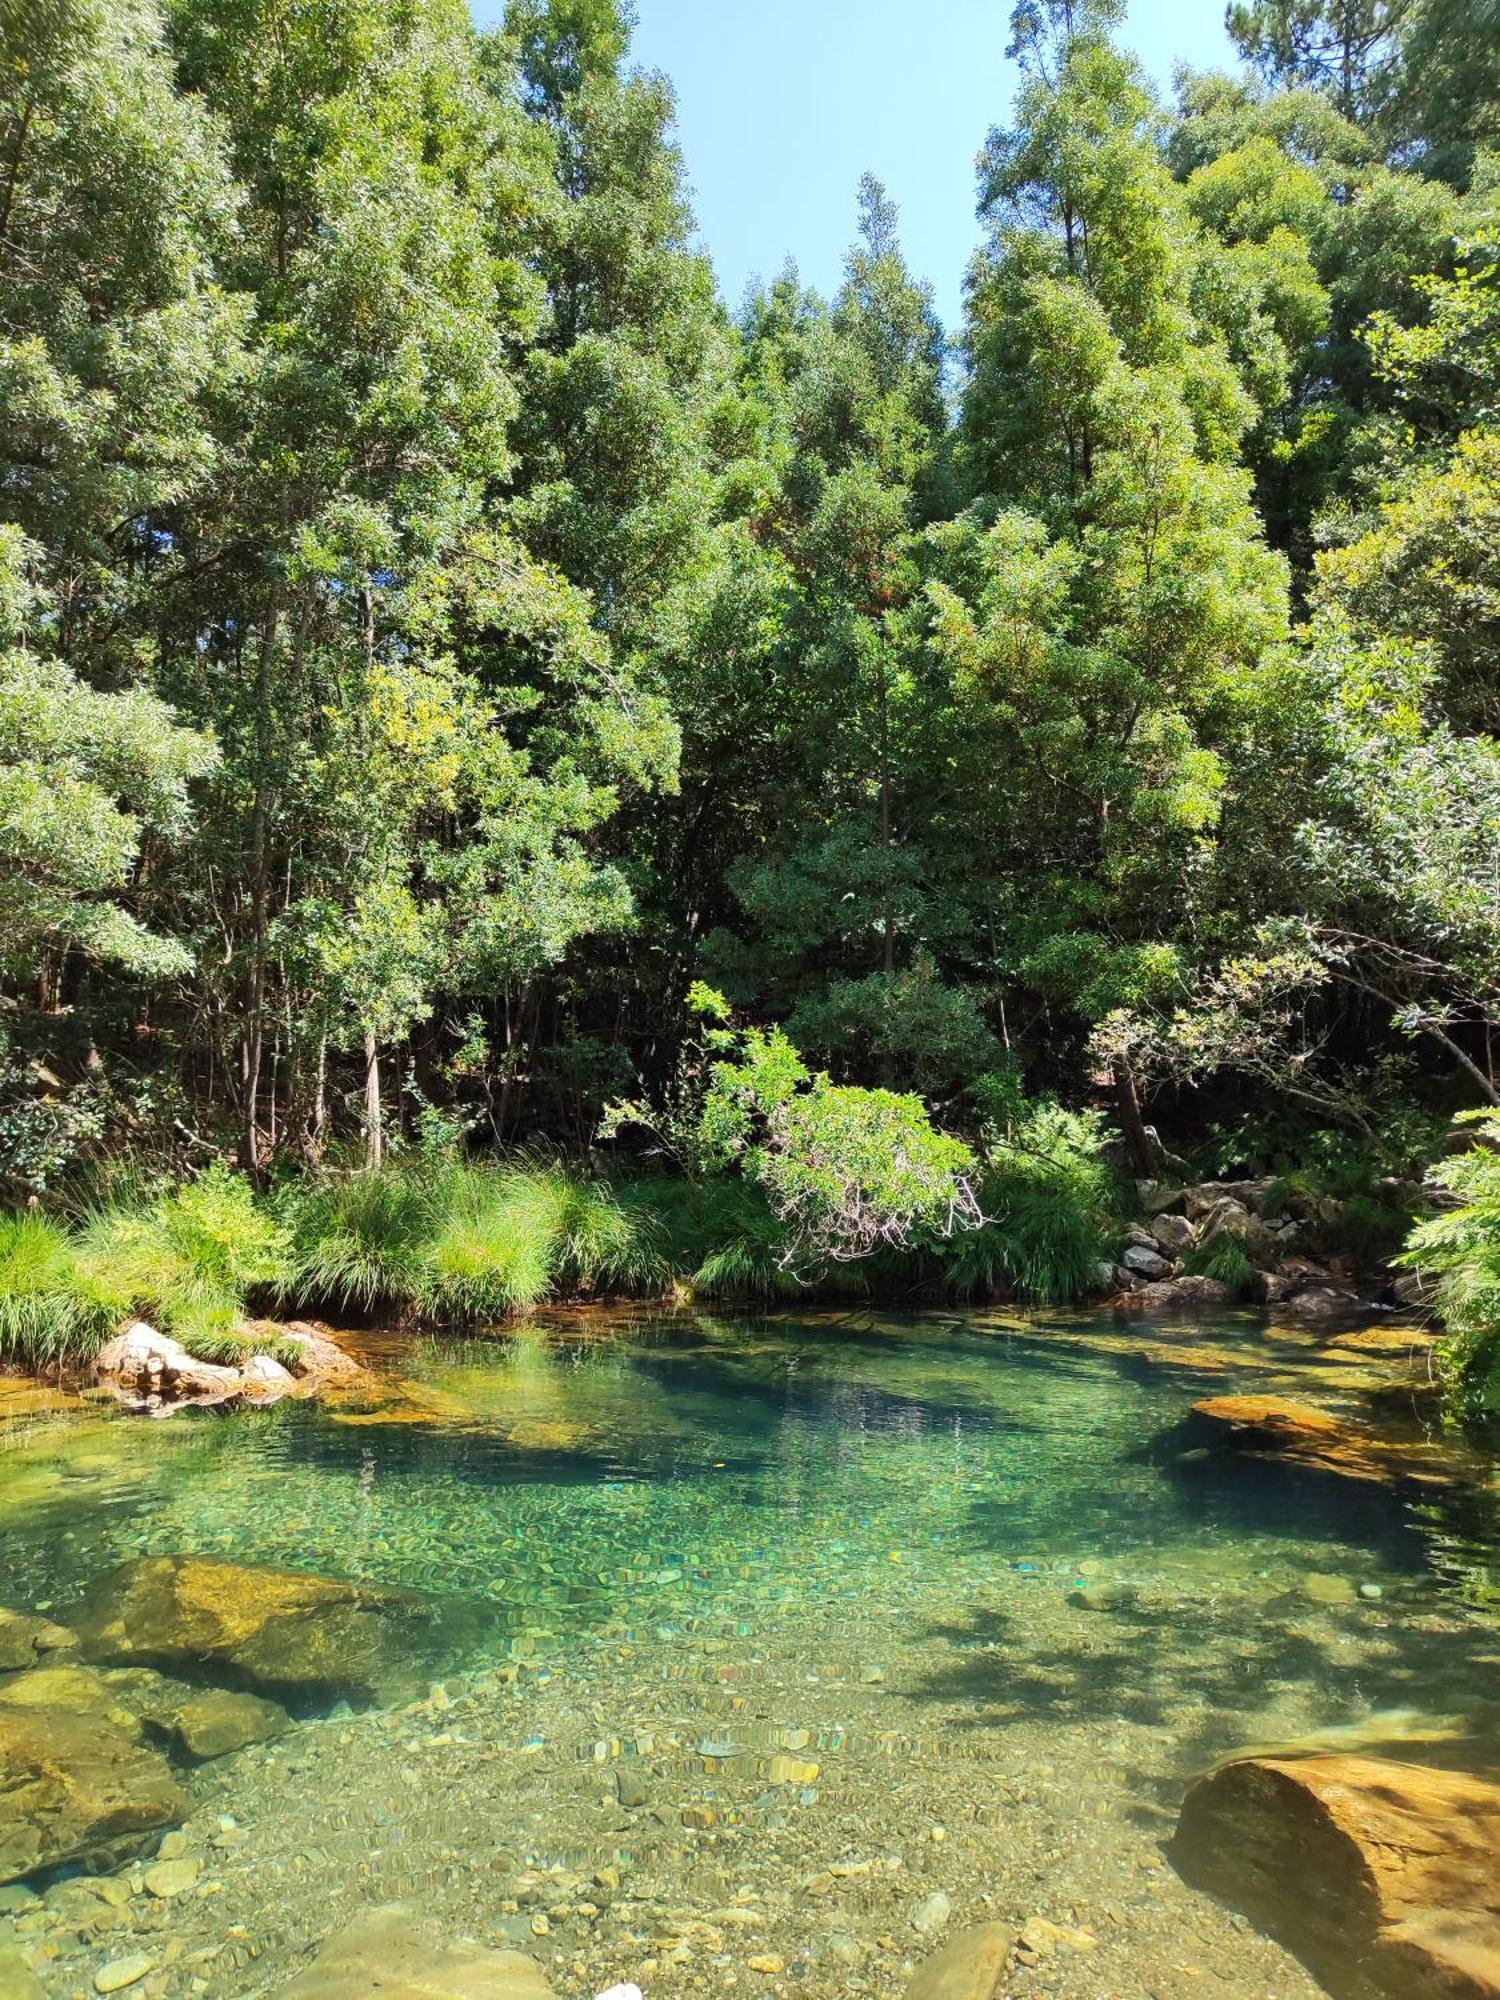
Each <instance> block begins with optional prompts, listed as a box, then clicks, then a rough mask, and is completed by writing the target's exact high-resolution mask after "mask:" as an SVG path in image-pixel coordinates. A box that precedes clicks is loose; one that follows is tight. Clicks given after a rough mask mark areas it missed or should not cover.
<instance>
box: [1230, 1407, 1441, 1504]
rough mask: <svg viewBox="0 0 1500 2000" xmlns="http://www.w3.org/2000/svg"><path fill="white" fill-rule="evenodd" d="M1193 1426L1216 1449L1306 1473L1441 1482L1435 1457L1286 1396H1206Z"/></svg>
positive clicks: (1369, 1479)
mask: <svg viewBox="0 0 1500 2000" xmlns="http://www.w3.org/2000/svg"><path fill="white" fill-rule="evenodd" d="M1193 1422H1194V1424H1195V1426H1196V1427H1197V1428H1198V1429H1199V1430H1200V1431H1202V1430H1206V1431H1207V1432H1208V1433H1209V1436H1210V1441H1211V1442H1212V1443H1214V1444H1215V1445H1216V1446H1218V1448H1219V1449H1221V1450H1226V1451H1231V1452H1238V1453H1242V1454H1244V1455H1245V1456H1247V1457H1252V1458H1280V1459H1285V1460H1287V1461H1288V1462H1290V1463H1292V1464H1296V1465H1300V1466H1305V1467H1307V1468H1308V1469H1309V1470H1311V1471H1315V1472H1327V1473H1333V1474H1336V1475H1337V1476H1338V1477H1340V1478H1342V1479H1358V1480H1364V1481H1367V1482H1368V1483H1370V1484H1372V1485H1373V1484H1378V1483H1388V1482H1391V1481H1394V1480H1400V1479H1416V1480H1423V1481H1434V1480H1437V1481H1441V1480H1443V1479H1444V1478H1445V1477H1446V1476H1447V1474H1446V1470H1445V1466H1444V1462H1443V1460H1442V1458H1441V1456H1440V1455H1439V1454H1438V1453H1436V1452H1435V1451H1433V1450H1432V1449H1431V1448H1430V1447H1428V1446H1424V1445H1417V1444H1413V1445H1404V1444H1396V1443H1392V1442H1389V1441H1387V1440H1386V1439H1383V1438H1377V1437H1372V1436H1370V1435H1368V1434H1367V1433H1365V1432H1363V1431H1359V1430H1356V1429H1354V1427H1353V1426H1352V1425H1350V1424H1347V1423H1343V1422H1341V1421H1340V1420H1339V1419H1338V1418H1337V1417H1333V1416H1330V1415H1329V1414H1328V1412H1327V1411H1326V1410H1318V1409H1314V1408H1313V1406H1312V1405H1311V1404H1310V1403H1298V1402H1296V1401H1294V1400H1293V1399H1292V1398H1291V1397H1288V1396H1210V1397H1208V1398H1207V1399H1206V1400H1205V1401H1203V1402H1201V1403H1194V1405H1193Z"/></svg>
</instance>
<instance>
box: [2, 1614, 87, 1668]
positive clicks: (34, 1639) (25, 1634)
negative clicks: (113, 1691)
mask: <svg viewBox="0 0 1500 2000" xmlns="http://www.w3.org/2000/svg"><path fill="white" fill-rule="evenodd" d="M77 1644H78V1638H77V1635H76V1634H75V1633H73V1632H70V1631H69V1630H68V1628H67V1626H66V1625H54V1624H53V1622H52V1620H51V1619H50V1618H28V1617H27V1616H26V1615H25V1613H24V1612H20V1611H6V1610H5V1609H4V1608H3V1607H0V1674H15V1673H20V1672H22V1671H23V1670H24V1669H25V1668H27V1667H36V1666H41V1665H44V1664H46V1663H49V1662H50V1661H51V1660H52V1659H53V1657H54V1656H55V1655H56V1654H58V1653H62V1652H65V1651H66V1650H67V1649H68V1648H69V1647H70V1646H76V1645H77Z"/></svg>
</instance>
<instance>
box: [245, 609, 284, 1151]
mask: <svg viewBox="0 0 1500 2000" xmlns="http://www.w3.org/2000/svg"><path fill="white" fill-rule="evenodd" d="M280 636H281V588H280V585H279V584H277V585H275V586H273V588H272V592H271V601H270V604H269V605H268V606H267V609H266V623H265V630H264V632H263V633H262V635H261V645H260V659H259V662H258V665H257V671H256V676H255V699H256V764H257V770H256V774H255V803H254V805H253V806H252V808H251V814H250V970H249V974H248V976H247V978H246V981H245V1040H244V1055H243V1060H242V1074H243V1081H244V1097H245V1103H244V1114H245V1166H246V1169H247V1170H248V1171H249V1172H250V1173H252V1174H255V1173H259V1171H260V1072H261V1059H262V1055H263V1052H264V1047H265V1006H266V929H267V924H268V921H269V918H270V911H271V850H270V818H271V798H270V787H271V772H270V762H271V673H272V666H273V663H274V660H275V656H276V649H277V646H278V644H279V643H280Z"/></svg>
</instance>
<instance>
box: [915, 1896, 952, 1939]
mask: <svg viewBox="0 0 1500 2000" xmlns="http://www.w3.org/2000/svg"><path fill="white" fill-rule="evenodd" d="M952 1915H953V1898H952V1897H951V1896H949V1895H947V1894H946V1893H945V1892H944V1891H943V1890H942V1889H934V1890H933V1892H932V1894H931V1895H930V1896H924V1897H923V1898H922V1901H921V1902H920V1903H918V1905H917V1907H916V1908H915V1909H914V1910H913V1911H912V1913H911V1927H912V1929H913V1930H914V1931H916V1932H917V1933H918V1935H919V1936H921V1937H931V1936H932V1935H933V1933H934V1932H935V1931H940V1930H941V1929H942V1928H943V1925H944V1924H945V1923H947V1921H948V1919H949V1918H950V1917H951V1916H952Z"/></svg>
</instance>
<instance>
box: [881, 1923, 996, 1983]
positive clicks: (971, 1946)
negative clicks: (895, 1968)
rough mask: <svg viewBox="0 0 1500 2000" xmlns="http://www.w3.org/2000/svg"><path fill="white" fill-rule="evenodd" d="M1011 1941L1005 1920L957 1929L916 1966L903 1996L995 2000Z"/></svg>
mask: <svg viewBox="0 0 1500 2000" xmlns="http://www.w3.org/2000/svg"><path fill="white" fill-rule="evenodd" d="M1015 1942H1016V1934H1015V1932H1014V1931H1013V1930H1012V1929H1011V1928H1010V1926H1009V1925H1008V1924H976V1925H975V1926H974V1927H973V1929H972V1930H967V1931H960V1932H959V1934H958V1936H957V1937H956V1938H950V1939H949V1941H948V1943H947V1944H945V1945H944V1946H943V1948H942V1950H941V1951H938V1952H934V1953H933V1955H932V1957H931V1958H928V1959H924V1960H923V1962H922V1964H921V1965H919V1966H918V1967H917V1969H916V1972H915V1973H914V1974H913V1975H912V1979H911V1983H910V1985H909V1986H908V1987H907V1989H906V2000H999V1995H1000V1994H1001V1993H1002V1992H1003V1991H1004V1980H1005V1967H1006V1963H1007V1961H1008V1960H1009V1958H1010V1954H1011V1951H1012V1948H1013V1947H1014V1945H1015Z"/></svg>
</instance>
